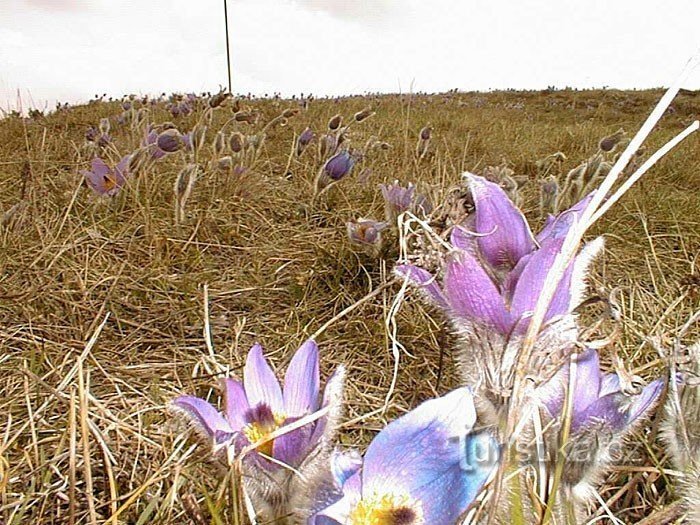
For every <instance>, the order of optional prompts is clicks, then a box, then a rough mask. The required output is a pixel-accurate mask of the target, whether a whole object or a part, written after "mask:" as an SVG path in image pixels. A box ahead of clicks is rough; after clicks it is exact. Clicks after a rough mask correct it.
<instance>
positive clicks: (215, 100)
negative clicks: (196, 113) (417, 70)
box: [209, 91, 231, 108]
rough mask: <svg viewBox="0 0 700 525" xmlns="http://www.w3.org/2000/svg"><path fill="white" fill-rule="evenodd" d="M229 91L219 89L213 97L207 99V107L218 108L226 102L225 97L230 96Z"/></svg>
mask: <svg viewBox="0 0 700 525" xmlns="http://www.w3.org/2000/svg"><path fill="white" fill-rule="evenodd" d="M230 96H231V94H230V93H226V92H225V91H221V92H220V93H217V94H216V95H214V96H213V97H211V98H210V99H209V107H211V108H218V107H219V106H221V105H222V104H223V103H224V102H226V99H228V97H230Z"/></svg>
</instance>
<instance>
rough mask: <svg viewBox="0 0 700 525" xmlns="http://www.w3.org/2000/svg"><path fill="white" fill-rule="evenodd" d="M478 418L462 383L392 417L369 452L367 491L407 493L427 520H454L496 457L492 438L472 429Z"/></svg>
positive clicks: (364, 472) (365, 468)
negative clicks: (476, 433) (438, 396)
mask: <svg viewBox="0 0 700 525" xmlns="http://www.w3.org/2000/svg"><path fill="white" fill-rule="evenodd" d="M475 421H476V411H475V409H474V404H473V399H472V395H471V392H470V391H469V389H468V388H459V389H457V390H454V391H453V392H450V393H449V394H447V395H445V396H443V397H441V398H437V399H432V400H430V401H426V402H424V403H423V404H421V405H419V406H418V407H417V408H416V409H414V410H412V411H411V412H409V413H407V414H405V415H404V416H402V417H400V418H399V419H397V420H396V421H394V422H392V423H390V424H389V425H388V426H387V427H386V428H384V430H382V431H381V432H380V433H379V434H378V435H377V436H376V437H375V438H374V440H373V441H372V443H370V445H369V447H368V449H367V453H366V454H365V460H364V465H363V467H362V472H361V476H362V495H363V496H369V495H372V494H379V495H383V494H406V495H408V496H410V497H411V498H414V499H416V500H418V501H420V502H421V505H422V513H423V517H424V520H425V521H424V522H425V523H431V524H446V525H447V524H451V523H455V521H456V520H457V518H458V517H459V516H460V515H461V514H462V513H463V512H464V511H465V510H466V508H467V507H468V506H469V504H470V503H471V502H472V501H473V499H474V497H475V496H476V494H477V493H478V491H479V490H480V488H481V486H482V485H483V483H484V481H485V480H486V478H487V477H488V474H489V472H490V471H491V469H492V468H493V466H494V464H495V463H496V461H497V456H496V454H497V452H498V451H497V447H495V443H494V442H493V440H492V438H491V437H490V436H488V435H487V434H481V435H475V434H470V431H471V428H472V426H473V425H474V423H475ZM477 453H478V455H477ZM351 479H352V478H351Z"/></svg>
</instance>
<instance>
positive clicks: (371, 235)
mask: <svg viewBox="0 0 700 525" xmlns="http://www.w3.org/2000/svg"><path fill="white" fill-rule="evenodd" d="M346 226H347V229H348V238H349V239H350V242H352V243H353V244H357V245H370V246H375V245H380V244H381V242H382V234H381V232H382V230H383V229H384V228H386V227H387V226H388V225H387V223H385V222H378V221H373V220H372V219H358V220H356V221H350V222H348V223H347V224H346Z"/></svg>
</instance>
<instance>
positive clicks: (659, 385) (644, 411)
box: [627, 379, 664, 423]
mask: <svg viewBox="0 0 700 525" xmlns="http://www.w3.org/2000/svg"><path fill="white" fill-rule="evenodd" d="M663 389H664V382H663V381H662V380H660V379H657V380H656V381H652V382H651V383H649V384H648V385H647V386H645V387H644V389H643V390H642V392H641V394H639V395H638V396H637V399H635V400H634V402H633V403H632V404H631V405H630V407H629V408H628V410H627V422H628V423H634V422H635V421H636V420H637V419H640V418H644V417H646V416H647V415H649V411H650V410H651V409H653V408H654V406H655V405H656V402H657V401H658V400H659V397H660V396H661V392H662V391H663Z"/></svg>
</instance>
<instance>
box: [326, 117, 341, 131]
mask: <svg viewBox="0 0 700 525" xmlns="http://www.w3.org/2000/svg"><path fill="white" fill-rule="evenodd" d="M342 123H343V117H341V116H340V115H335V116H334V117H332V118H331V119H330V120H329V121H328V129H329V130H331V131H335V130H337V129H338V128H339V127H340V125H341V124H342Z"/></svg>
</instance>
